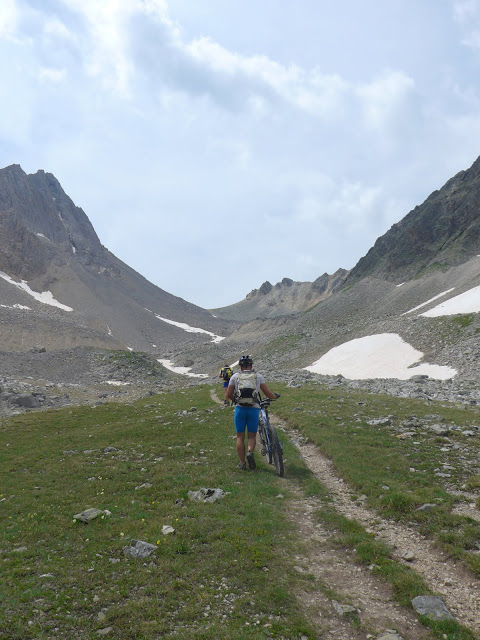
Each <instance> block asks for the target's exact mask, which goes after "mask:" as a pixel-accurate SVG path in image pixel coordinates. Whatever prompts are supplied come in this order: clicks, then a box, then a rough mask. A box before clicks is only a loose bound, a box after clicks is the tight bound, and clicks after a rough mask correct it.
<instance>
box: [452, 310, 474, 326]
mask: <svg viewBox="0 0 480 640" xmlns="http://www.w3.org/2000/svg"><path fill="white" fill-rule="evenodd" d="M473 321H474V315H473V313H466V314H464V315H460V316H455V317H454V318H452V323H453V324H454V325H457V326H459V327H461V328H462V329H464V328H465V327H468V326H470V325H471V324H472V322H473Z"/></svg>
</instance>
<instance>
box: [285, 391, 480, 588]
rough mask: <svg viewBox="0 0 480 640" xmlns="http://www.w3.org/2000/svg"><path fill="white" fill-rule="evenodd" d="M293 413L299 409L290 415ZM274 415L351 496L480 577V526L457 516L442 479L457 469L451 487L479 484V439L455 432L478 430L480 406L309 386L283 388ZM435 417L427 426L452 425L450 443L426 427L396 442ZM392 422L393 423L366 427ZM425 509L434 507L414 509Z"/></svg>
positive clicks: (458, 487)
mask: <svg viewBox="0 0 480 640" xmlns="http://www.w3.org/2000/svg"><path fill="white" fill-rule="evenodd" d="M293 408H301V409H302V410H301V411H295V412H292V409H293ZM276 413H278V414H279V416H280V417H282V418H283V419H284V420H285V421H286V422H287V424H289V425H290V426H291V427H293V428H295V429H298V430H300V431H301V432H302V433H303V434H304V435H305V436H307V437H308V438H309V439H310V440H311V441H313V442H314V443H315V444H317V445H318V446H319V447H320V449H321V450H322V451H323V452H324V453H325V454H326V455H327V456H328V457H329V458H330V459H331V460H332V461H333V463H334V465H335V467H336V468H337V470H338V472H339V474H340V475H341V476H342V477H343V478H344V479H345V480H346V481H347V482H348V483H349V484H350V485H351V487H352V488H353V490H354V491H355V492H357V493H358V494H360V493H362V494H365V495H366V496H367V499H368V504H369V506H370V507H372V508H374V509H377V510H378V512H379V513H380V514H382V515H383V516H385V517H389V518H394V519H398V520H400V521H405V522H407V523H408V524H410V525H411V526H414V527H416V528H417V529H418V530H419V531H420V532H421V533H422V534H424V535H427V536H429V537H431V538H433V539H435V540H436V542H437V544H438V545H439V546H441V548H442V549H443V550H444V551H445V552H446V553H447V554H448V555H449V556H451V557H454V558H458V559H461V560H462V561H464V562H465V563H466V565H467V566H468V567H469V568H470V570H471V571H472V572H473V573H474V574H475V575H476V576H480V558H479V557H478V555H477V554H475V553H472V551H474V550H476V544H478V543H480V524H479V523H478V522H476V521H474V520H472V519H470V518H467V517H464V516H459V515H455V514H453V513H452V509H453V507H454V506H455V504H456V502H457V501H458V499H459V498H458V497H457V496H455V495H454V494H453V493H452V492H451V491H449V490H448V487H447V485H446V482H445V481H444V480H443V479H441V476H439V475H438V473H442V472H443V466H442V465H444V464H448V465H450V466H451V467H453V469H448V471H449V475H450V477H449V478H448V486H453V487H454V488H456V489H460V488H461V487H462V486H466V484H467V483H470V484H469V486H470V488H472V483H475V482H476V481H475V480H472V468H473V469H476V468H477V467H476V465H477V462H476V452H477V449H478V440H477V439H474V440H472V439H471V440H468V436H463V434H462V432H461V430H456V429H455V427H456V426H457V425H458V426H462V427H465V428H468V427H469V426H470V425H471V424H474V423H476V424H478V421H479V419H480V412H479V410H478V408H475V407H465V408H458V407H454V406H453V405H452V406H448V405H446V404H445V403H443V404H438V405H435V404H434V403H427V402H423V401H417V400H410V399H402V398H392V397H389V396H386V395H378V396H375V395H369V394H366V393H353V392H348V391H345V390H338V389H335V390H331V389H325V388H322V387H319V386H316V385H306V386H304V387H303V388H302V389H289V388H285V389H284V390H283V392H282V402H281V403H278V405H277V406H276ZM432 414H436V415H435V416H434V417H433V418H432V419H431V420H430V422H439V421H442V420H443V421H444V422H445V423H446V424H448V425H449V426H450V427H451V433H450V434H449V437H448V438H439V437H436V436H435V435H434V434H433V433H432V432H431V431H429V430H428V429H427V428H426V427H420V428H415V427H413V428H412V430H413V432H414V433H415V435H414V436H413V437H410V438H407V439H401V438H398V436H399V435H400V434H401V432H402V431H407V430H408V429H409V427H408V423H409V421H411V420H413V421H415V420H417V421H418V419H419V418H421V417H422V416H429V415H432ZM388 416H390V417H389V421H390V423H391V424H390V425H387V426H386V425H382V424H377V425H375V424H369V421H371V420H372V419H377V418H381V417H388ZM406 425H407V426H406ZM447 443H449V444H450V445H455V444H460V445H461V449H459V450H457V449H455V448H454V447H448V448H446V447H445V444H447ZM385 487H387V488H385ZM475 490H476V491H477V492H478V488H476V489H475ZM426 503H429V504H434V505H435V507H434V508H433V509H432V510H430V511H428V512H425V511H417V509H418V508H419V507H421V506H422V505H424V504H426Z"/></svg>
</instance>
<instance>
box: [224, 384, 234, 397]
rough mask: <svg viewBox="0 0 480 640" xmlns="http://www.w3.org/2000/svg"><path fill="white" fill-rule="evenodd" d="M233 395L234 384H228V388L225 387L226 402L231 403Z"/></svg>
mask: <svg viewBox="0 0 480 640" xmlns="http://www.w3.org/2000/svg"><path fill="white" fill-rule="evenodd" d="M234 393H235V385H234V384H229V385H228V387H227V393H226V396H225V398H226V399H227V400H231V401H233V395H234Z"/></svg>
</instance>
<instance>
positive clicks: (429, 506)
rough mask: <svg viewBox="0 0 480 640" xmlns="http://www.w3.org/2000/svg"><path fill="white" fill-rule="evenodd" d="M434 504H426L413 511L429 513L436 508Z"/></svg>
mask: <svg viewBox="0 0 480 640" xmlns="http://www.w3.org/2000/svg"><path fill="white" fill-rule="evenodd" d="M436 506H437V505H436V504H430V503H428V502H427V503H426V504H422V506H421V507H418V509H415V511H431V510H432V509H435V508H436Z"/></svg>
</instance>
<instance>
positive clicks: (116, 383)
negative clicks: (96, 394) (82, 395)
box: [105, 380, 129, 387]
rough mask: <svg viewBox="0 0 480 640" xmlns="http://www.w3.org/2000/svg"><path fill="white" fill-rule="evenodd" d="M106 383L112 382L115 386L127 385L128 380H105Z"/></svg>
mask: <svg viewBox="0 0 480 640" xmlns="http://www.w3.org/2000/svg"><path fill="white" fill-rule="evenodd" d="M105 384H111V385H113V386H114V387H126V386H128V384H129V383H128V382H121V381H120V380H105Z"/></svg>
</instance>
